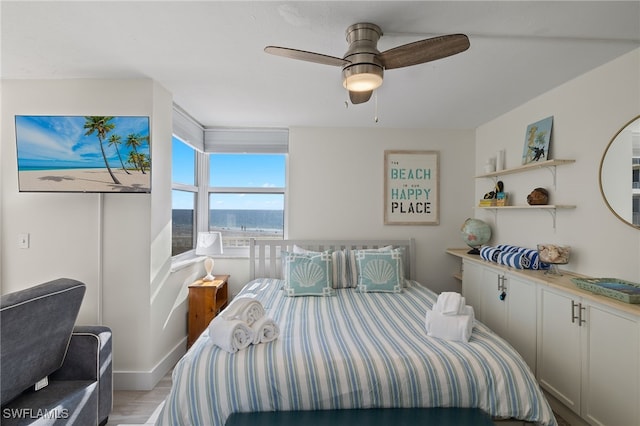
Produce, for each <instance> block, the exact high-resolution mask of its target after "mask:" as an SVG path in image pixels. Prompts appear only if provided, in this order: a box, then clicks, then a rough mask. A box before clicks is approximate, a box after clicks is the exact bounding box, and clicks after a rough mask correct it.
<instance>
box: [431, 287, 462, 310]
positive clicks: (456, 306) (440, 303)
mask: <svg viewBox="0 0 640 426" xmlns="http://www.w3.org/2000/svg"><path fill="white" fill-rule="evenodd" d="M466 303H467V302H466V300H465V298H464V297H462V295H461V294H460V293H456V292H453V291H443V292H442V293H440V294H439V295H438V299H437V300H436V303H435V304H434V305H433V311H434V312H440V313H441V314H443V315H458V314H462V313H463V311H464V307H465V305H466Z"/></svg>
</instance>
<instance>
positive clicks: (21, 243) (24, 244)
mask: <svg viewBox="0 0 640 426" xmlns="http://www.w3.org/2000/svg"><path fill="white" fill-rule="evenodd" d="M18 248H23V249H28V248H29V234H18Z"/></svg>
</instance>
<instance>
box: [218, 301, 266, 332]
mask: <svg viewBox="0 0 640 426" xmlns="http://www.w3.org/2000/svg"><path fill="white" fill-rule="evenodd" d="M221 315H222V316H223V317H224V318H226V319H228V320H232V319H237V320H240V321H244V322H245V323H247V325H248V326H251V325H252V324H253V323H254V322H256V321H257V320H259V319H260V318H262V317H263V316H264V306H262V303H260V301H258V300H256V299H253V298H252V297H251V296H240V297H236V298H235V299H233V301H231V303H230V304H229V306H227V308H226V309H225V310H224V311H222V313H221Z"/></svg>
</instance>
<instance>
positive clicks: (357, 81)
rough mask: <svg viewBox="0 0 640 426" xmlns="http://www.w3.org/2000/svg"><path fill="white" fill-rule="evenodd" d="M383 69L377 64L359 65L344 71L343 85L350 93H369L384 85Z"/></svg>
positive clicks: (346, 68)
mask: <svg viewBox="0 0 640 426" xmlns="http://www.w3.org/2000/svg"><path fill="white" fill-rule="evenodd" d="M382 75H383V69H382V67H380V66H378V65H375V64H357V65H351V66H348V67H345V68H344V69H343V70H342V85H343V86H344V87H345V89H347V90H349V91H350V92H368V91H371V90H375V89H377V88H378V87H380V86H381V85H382Z"/></svg>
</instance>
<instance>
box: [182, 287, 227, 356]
mask: <svg viewBox="0 0 640 426" xmlns="http://www.w3.org/2000/svg"><path fill="white" fill-rule="evenodd" d="M228 280H229V275H216V276H215V280H213V281H202V280H198V281H196V282H194V283H193V284H191V285H190V286H189V337H188V340H187V349H188V348H190V347H191V345H193V342H195V341H196V339H197V338H198V337H199V336H200V335H201V334H202V332H203V331H204V330H205V329H206V328H207V326H208V325H209V323H210V322H211V320H212V319H214V318H215V317H216V315H218V314H219V313H220V311H221V310H223V309H224V308H225V306H227V302H228V301H229V297H228V291H227V281H228Z"/></svg>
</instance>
